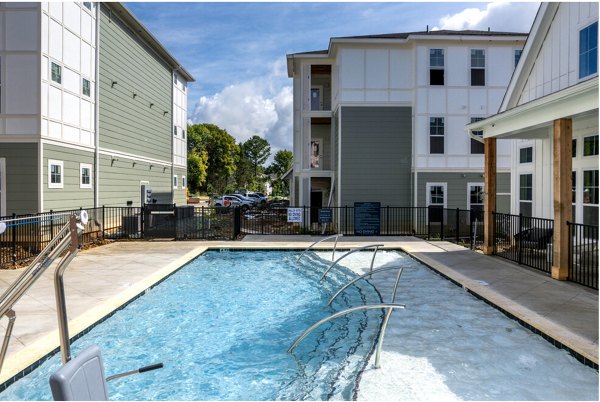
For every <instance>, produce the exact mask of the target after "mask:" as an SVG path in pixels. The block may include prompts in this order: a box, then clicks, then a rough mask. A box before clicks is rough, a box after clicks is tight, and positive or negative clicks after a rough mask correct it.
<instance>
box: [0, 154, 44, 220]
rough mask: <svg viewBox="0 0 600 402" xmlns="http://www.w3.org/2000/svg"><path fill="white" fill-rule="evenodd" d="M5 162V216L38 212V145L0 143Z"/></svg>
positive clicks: (0, 156)
mask: <svg viewBox="0 0 600 402" xmlns="http://www.w3.org/2000/svg"><path fill="white" fill-rule="evenodd" d="M0 158H5V160H6V189H5V191H6V214H7V215H11V214H13V213H15V214H27V213H35V212H38V195H39V190H38V176H39V173H38V172H39V167H38V144H36V143H22V144H14V143H10V144H8V143H2V144H0Z"/></svg>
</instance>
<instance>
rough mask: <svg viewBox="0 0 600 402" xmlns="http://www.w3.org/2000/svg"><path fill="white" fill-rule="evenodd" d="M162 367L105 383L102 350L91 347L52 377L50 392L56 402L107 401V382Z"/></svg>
mask: <svg viewBox="0 0 600 402" xmlns="http://www.w3.org/2000/svg"><path fill="white" fill-rule="evenodd" d="M162 367H163V364H162V363H157V364H153V365H150V366H146V367H142V368H139V369H137V370H132V371H127V372H125V373H120V374H116V375H113V376H110V377H108V378H106V379H105V377H104V364H103V363H102V356H101V355H100V348H99V347H98V346H96V345H92V346H89V347H88V348H86V349H84V350H83V351H82V352H81V353H80V354H79V355H78V356H77V357H75V358H73V359H71V360H69V361H68V362H67V363H65V364H64V365H63V366H62V367H61V368H60V369H58V370H57V371H56V372H55V373H54V374H52V375H51V376H50V389H51V390H52V397H53V398H54V400H55V401H107V400H108V391H107V389H108V388H107V386H106V383H107V382H108V381H111V380H114V379H117V378H121V377H126V376H129V375H133V374H138V373H143V372H146V371H150V370H155V369H158V368H162Z"/></svg>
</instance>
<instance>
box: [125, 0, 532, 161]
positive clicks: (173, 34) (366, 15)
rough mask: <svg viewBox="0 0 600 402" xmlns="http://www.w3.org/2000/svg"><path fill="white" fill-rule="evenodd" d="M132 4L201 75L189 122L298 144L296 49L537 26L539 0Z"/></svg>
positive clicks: (193, 89) (279, 144)
mask: <svg viewBox="0 0 600 402" xmlns="http://www.w3.org/2000/svg"><path fill="white" fill-rule="evenodd" d="M126 6H127V7H128V8H129V9H130V10H131V11H132V12H133V13H134V14H135V16H136V17H137V18H138V19H139V20H140V21H141V22H142V23H143V24H144V25H145V26H146V27H147V28H148V29H149V30H150V31H151V32H152V33H153V34H154V36H155V37H156V38H157V39H158V40H159V41H160V42H161V43H162V44H163V45H164V46H165V47H166V48H167V50H168V51H169V52H170V53H171V54H172V55H173V56H174V57H175V58H176V59H177V60H178V61H179V62H180V63H181V64H182V65H183V66H184V67H185V69H186V70H187V71H188V72H189V73H190V74H191V75H192V76H193V77H194V78H195V80H196V81H195V82H193V83H190V84H189V86H188V88H189V91H188V120H189V122H191V123H213V124H216V125H218V126H219V127H221V128H224V129H226V130H227V132H229V134H231V135H232V136H233V137H234V138H236V140H237V141H238V142H244V141H246V140H247V139H248V138H250V137H251V136H253V135H259V136H260V137H263V138H266V139H267V141H269V143H270V144H271V149H272V153H274V152H275V151H277V150H279V149H289V150H291V149H292V127H293V125H292V79H291V78H289V77H288V76H287V67H286V54H290V53H299V52H305V51H311V50H322V49H327V47H328V46H329V39H330V38H331V37H339V36H355V35H371V34H383V33H397V32H411V31H423V30H426V28H427V25H429V29H457V30H458V29H483V30H487V28H488V27H489V28H491V30H495V31H511V32H529V30H530V28H531V24H532V23H533V20H534V18H535V14H536V12H537V9H538V7H539V2H521V3H508V2H493V3H475V2H471V3H458V2H438V3H433V2H385V3H373V2H364V3H363V2H352V3H344V2H312V3H308V2H282V3H273V2H264V3H250V2H236V3H227V2H216V3H215V2H213V3H206V2H186V3H176V2H170V3H157V2H128V3H126Z"/></svg>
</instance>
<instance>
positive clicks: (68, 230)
mask: <svg viewBox="0 0 600 402" xmlns="http://www.w3.org/2000/svg"><path fill="white" fill-rule="evenodd" d="M80 217H81V212H80V216H76V215H71V216H70V218H69V222H68V223H67V224H65V225H64V226H63V227H62V228H61V229H60V230H59V232H58V234H57V235H56V236H54V238H52V240H50V242H49V243H48V244H47V245H46V247H44V249H43V250H42V251H41V252H40V254H38V256H37V257H35V258H34V260H33V261H32V262H31V264H29V266H28V267H27V268H25V269H24V270H23V272H22V273H21V275H19V277H17V279H16V280H15V281H14V282H13V283H12V284H11V285H10V286H9V287H8V288H7V289H6V290H5V291H4V293H3V294H2V296H0V317H3V316H6V317H7V318H8V325H7V327H6V332H5V334H4V340H3V342H2V347H1V348H0V371H1V370H2V365H3V364H4V359H5V358H6V352H7V351H8V344H9V342H10V338H11V335H12V330H13V327H14V322H15V320H16V313H15V311H14V310H13V306H14V305H15V304H16V303H17V302H18V301H19V299H21V297H22V296H23V295H24V294H25V292H27V290H29V288H31V286H33V284H34V283H35V282H36V280H37V279H39V277H40V276H41V275H42V274H43V273H44V272H45V271H46V270H47V269H48V268H49V267H50V266H51V265H52V263H53V262H54V260H55V259H56V258H58V257H60V256H61V254H63V252H65V251H67V250H68V254H66V255H65V256H63V257H62V259H61V261H60V262H59V264H58V265H57V267H56V269H57V270H58V269H59V268H61V267H65V266H66V265H68V264H69V263H70V262H71V260H72V259H73V258H74V255H73V254H77V252H78V251H79V233H78V225H79V222H80V221H81V219H80ZM63 296H64V295H63ZM63 302H64V297H63ZM57 303H58V298H57ZM59 310H64V311H66V307H65V306H64V305H60V304H57V312H59ZM59 330H62V329H61V325H59ZM67 334H68V331H67ZM61 343H62V342H61ZM61 349H62V348H61Z"/></svg>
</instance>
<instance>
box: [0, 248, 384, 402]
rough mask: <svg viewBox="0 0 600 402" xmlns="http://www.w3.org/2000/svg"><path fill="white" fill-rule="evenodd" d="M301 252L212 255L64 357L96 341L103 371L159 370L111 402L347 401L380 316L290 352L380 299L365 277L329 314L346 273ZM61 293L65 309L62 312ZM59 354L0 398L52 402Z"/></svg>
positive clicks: (113, 385) (126, 384)
mask: <svg viewBox="0 0 600 402" xmlns="http://www.w3.org/2000/svg"><path fill="white" fill-rule="evenodd" d="M297 255H298V253H297V252H274V251H268V252H267V251H247V252H237V251H236V252H234V251H225V252H219V251H210V252H207V253H205V254H203V255H201V256H200V257H198V258H197V259H195V260H194V261H193V262H191V263H190V264H188V265H186V266H185V267H183V268H182V269H181V270H179V271H178V272H177V273H175V274H174V275H172V276H170V277H169V278H167V279H166V280H165V281H163V282H162V283H161V284H159V285H158V286H156V287H154V288H152V289H151V290H149V291H148V292H147V293H146V294H145V295H144V296H142V297H140V298H138V299H136V300H135V301H133V302H132V303H130V304H129V305H127V306H126V307H125V308H124V309H122V310H120V311H118V312H116V313H115V314H114V315H113V316H111V317H110V318H108V319H107V320H106V321H104V322H103V323H101V324H99V325H97V326H96V327H94V328H93V329H92V330H91V331H90V332H89V333H87V334H86V335H84V336H83V337H81V338H80V339H78V340H77V341H75V342H73V345H72V353H73V355H76V354H77V353H78V352H79V351H81V350H82V349H84V348H85V347H87V346H89V345H91V344H97V345H98V346H99V347H100V348H101V350H102V355H103V359H104V365H105V370H106V375H107V376H108V375H112V374H115V373H119V372H123V371H128V370H132V369H135V368H138V367H141V366H144V365H148V364H152V363H155V362H163V363H164V365H165V368H163V369H160V370H156V371H152V372H149V373H144V374H140V375H136V376H132V377H127V378H123V379H119V380H115V381H112V382H110V383H109V390H108V392H109V397H110V399H114V400H275V399H285V400H300V399H331V398H334V399H346V400H347V399H351V398H352V395H353V392H354V391H355V388H356V380H357V377H358V375H359V373H360V372H361V371H362V369H363V368H364V366H365V364H366V362H367V359H368V357H369V355H370V353H371V351H372V350H373V346H374V343H375V342H376V339H377V336H378V331H379V326H380V323H381V318H382V311H381V310H370V311H365V312H361V313H356V314H351V315H347V316H345V317H342V318H339V319H336V320H333V321H331V322H330V323H327V324H324V325H323V326H322V327H320V328H319V329H318V330H316V331H314V332H313V333H312V334H311V335H310V336H309V337H307V338H306V339H305V340H304V341H303V342H302V343H301V344H300V346H299V347H298V348H297V349H296V350H295V351H294V354H288V353H287V349H288V348H289V347H290V345H291V344H292V343H293V341H294V340H295V339H296V338H297V337H298V336H299V335H300V334H301V333H302V332H303V331H304V330H305V329H307V328H308V327H309V326H310V325H312V324H314V323H315V322H317V321H318V320H320V319H322V318H324V317H326V316H329V315H331V314H333V313H334V312H336V311H339V310H341V309H343V308H348V307H351V306H356V305H361V304H365V303H379V302H381V298H380V295H379V293H378V292H377V291H376V290H375V288H374V287H372V286H371V285H370V284H368V283H366V282H364V281H363V283H362V285H361V286H360V287H352V289H349V290H348V291H347V292H345V293H344V295H343V298H342V300H341V301H340V302H339V303H337V304H336V306H335V307H333V308H328V307H326V304H327V301H328V299H329V297H330V296H331V294H332V293H333V292H335V291H336V290H337V289H339V288H340V287H341V286H342V285H343V284H345V283H346V282H348V281H349V278H351V277H354V276H355V275H354V274H352V272H351V271H349V270H347V269H345V268H343V267H338V268H336V269H335V270H334V271H332V272H331V273H330V274H329V275H328V277H327V280H326V281H323V282H319V277H320V275H321V274H322V273H323V272H324V270H325V269H326V268H327V266H328V264H329V261H326V260H322V259H319V258H317V257H315V255H314V254H313V255H310V256H308V258H303V259H302V260H301V261H300V263H297V262H296V257H297ZM68 302H69V300H68V295H67V305H68ZM59 367H60V355H55V356H53V357H52V358H50V359H49V360H48V361H46V362H45V363H43V364H42V365H41V366H40V367H39V368H37V369H36V370H35V371H34V372H32V373H31V374H29V375H28V376H26V377H24V378H22V379H20V380H19V381H17V382H16V383H14V384H13V385H11V386H9V387H8V388H7V389H6V390H5V391H4V392H3V393H1V394H0V399H3V400H50V399H52V395H51V393H50V389H49V386H48V378H49V376H50V374H51V373H53V372H54V371H55V370H57V369H58V368H59Z"/></svg>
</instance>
